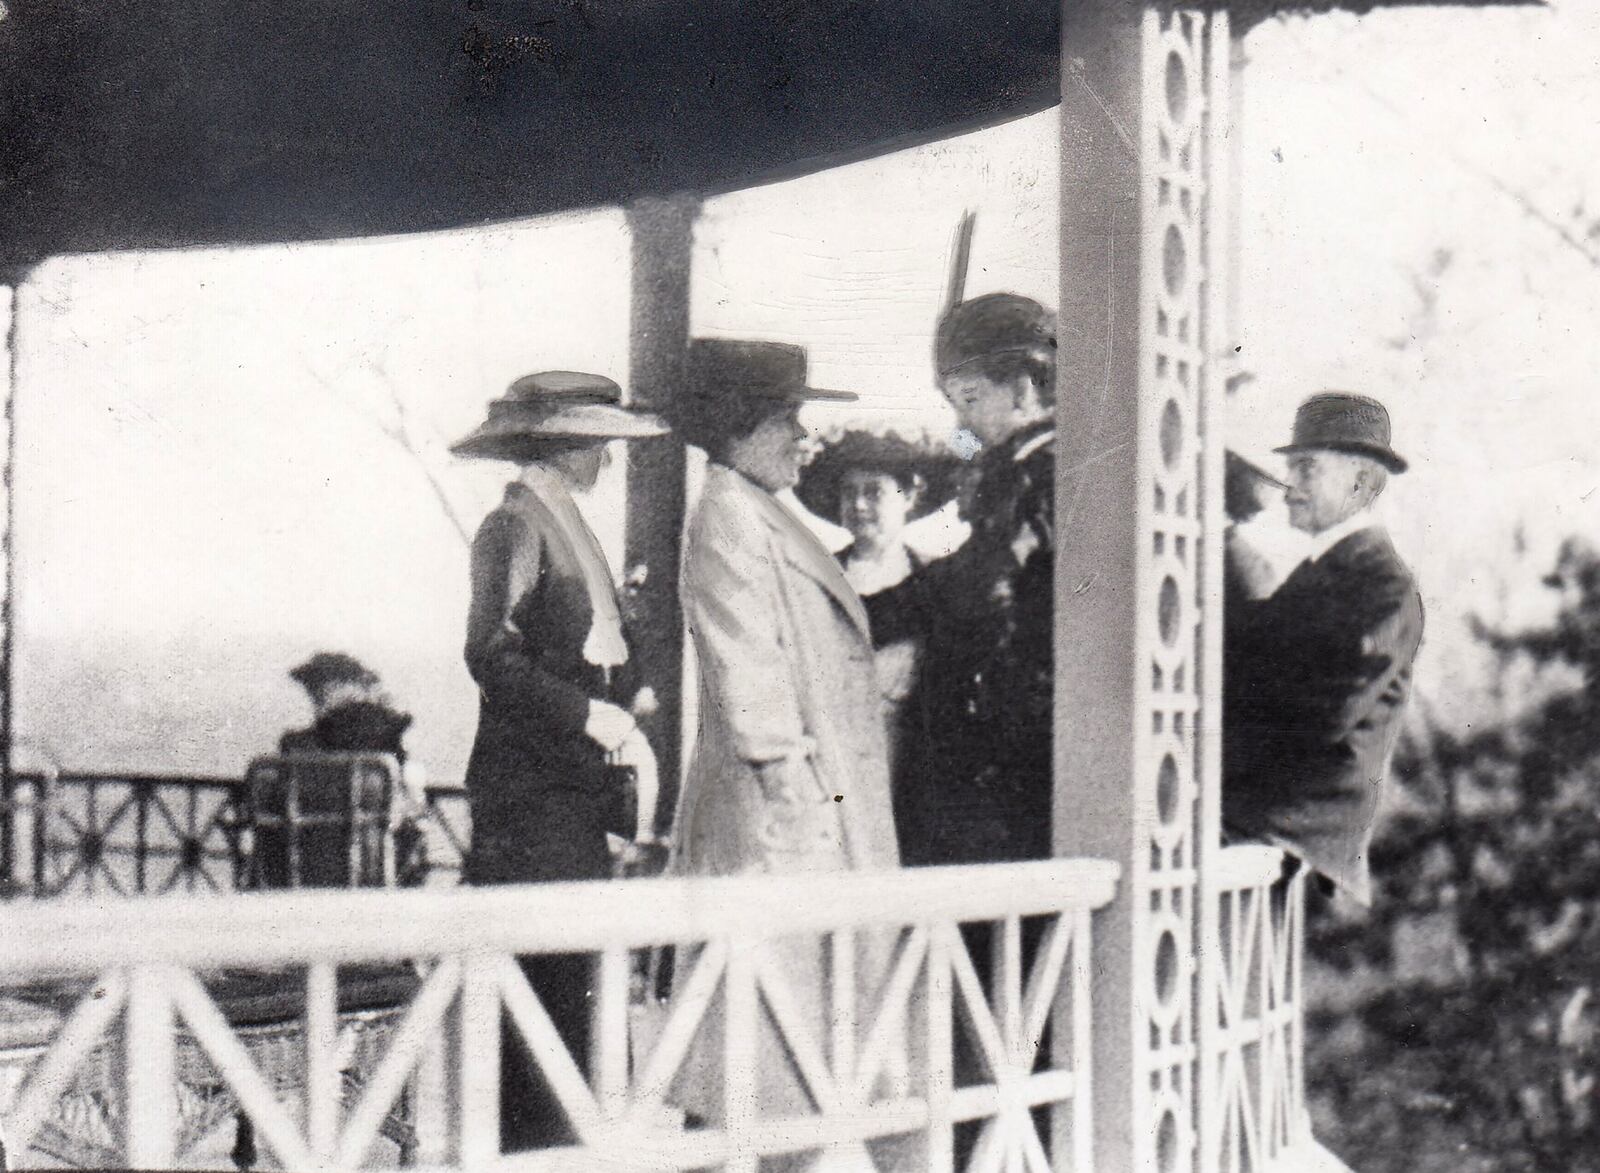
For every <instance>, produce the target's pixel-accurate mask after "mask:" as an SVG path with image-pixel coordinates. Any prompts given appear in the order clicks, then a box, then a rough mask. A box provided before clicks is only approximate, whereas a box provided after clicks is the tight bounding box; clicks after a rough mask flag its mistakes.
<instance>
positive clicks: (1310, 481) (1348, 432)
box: [1222, 393, 1423, 903]
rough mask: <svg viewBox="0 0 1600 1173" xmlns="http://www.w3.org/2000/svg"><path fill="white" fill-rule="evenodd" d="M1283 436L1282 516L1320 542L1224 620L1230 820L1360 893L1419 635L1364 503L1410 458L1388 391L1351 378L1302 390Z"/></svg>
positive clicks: (1414, 610) (1409, 591) (1385, 539)
mask: <svg viewBox="0 0 1600 1173" xmlns="http://www.w3.org/2000/svg"><path fill="white" fill-rule="evenodd" d="M1278 451H1280V452H1282V453H1285V454H1286V455H1287V456H1288V458H1289V490H1288V493H1287V495H1286V501H1287V504H1288V507H1289V523H1290V524H1291V525H1293V526H1294V527H1295V528H1296V529H1299V530H1302V531H1304V532H1305V533H1307V534H1309V535H1310V536H1311V539H1312V553H1311V555H1310V557H1308V558H1307V559H1306V560H1305V561H1303V562H1302V563H1301V564H1300V565H1299V566H1298V567H1296V568H1295V570H1294V571H1293V573H1291V574H1290V575H1289V577H1288V578H1286V579H1285V580H1284V582H1283V584H1282V585H1281V586H1279V587H1278V589H1277V590H1275V591H1274V592H1273V593H1272V594H1271V595H1270V596H1268V597H1267V598H1265V599H1261V600H1259V601H1255V602H1244V603H1241V604H1240V606H1239V611H1238V614H1237V615H1236V616H1234V615H1230V617H1229V621H1228V623H1227V633H1226V646H1225V648H1224V655H1223V660H1224V664H1223V705H1224V709H1223V750H1222V819H1223V825H1224V826H1225V827H1226V828H1227V829H1228V831H1229V832H1230V833H1232V834H1234V835H1239V836H1242V837H1245V838H1250V839H1260V840H1265V841H1266V842H1269V843H1274V844H1277V845H1278V846H1280V847H1283V848H1284V849H1286V850H1287V851H1289V852H1290V853H1292V854H1293V855H1294V856H1296V857H1297V858H1298V859H1300V860H1302V861H1303V862H1304V863H1305V864H1306V865H1308V866H1309V867H1311V868H1313V869H1314V870H1315V871H1317V872H1319V873H1320V874H1321V875H1322V876H1324V877H1325V878H1326V879H1327V880H1329V881H1331V882H1332V883H1333V884H1335V885H1337V886H1338V887H1339V888H1340V889H1342V890H1343V891H1345V892H1346V893H1347V894H1349V895H1350V896H1352V897H1354V898H1355V899H1356V900H1358V901H1361V902H1363V903H1366V902H1367V901H1368V900H1369V899H1370V879H1369V876H1368V871H1367V848H1368V844H1369V843H1370V841H1371V838H1372V825H1373V820H1374V818H1375V817H1376V815H1377V811H1378V805H1379V800H1380V798H1381V797H1382V791H1383V785H1384V782H1385V781H1386V778H1387V775H1388V770H1389V757H1390V754H1391V753H1392V752H1393V750H1394V744H1395V740H1396V739H1397V738H1398V736H1399V733H1400V719H1401V716H1402V714H1403V712H1404V710H1405V705H1406V702H1407V700H1408V698H1409V694H1410V689H1411V666H1412V663H1413V661H1414V660H1415V659H1416V655H1417V648H1418V646H1419V645H1420V644H1421V641H1422V626H1423V616H1422V599H1421V597H1420V596H1419V595H1418V593H1417V586H1416V580H1415V579H1414V578H1413V577H1412V575H1411V571H1410V570H1409V569H1407V567H1406V565H1405V563H1403V562H1401V561H1400V558H1399V555H1397V554H1396V553H1395V550H1394V546H1393V545H1392V544H1390V541H1389V535H1388V533H1387V532H1386V531H1385V529H1384V527H1383V526H1382V524H1381V523H1380V522H1379V521H1378V519H1377V518H1376V517H1374V516H1373V515H1372V514H1371V512H1370V509H1371V507H1372V505H1373V503H1374V502H1375V501H1376V500H1377V499H1378V495H1379V494H1380V493H1382V492H1383V489H1384V486H1385V485H1386V483H1387V481H1388V477H1389V475H1390V474H1391V473H1399V472H1403V471H1404V470H1405V468H1406V462H1405V461H1404V460H1402V459H1401V458H1400V457H1399V456H1397V455H1396V454H1395V453H1394V451H1393V450H1392V449H1391V448H1390V446H1389V413H1388V412H1387V411H1386V410H1385V409H1384V407H1383V405H1382V404H1381V403H1379V402H1377V401H1376V400H1374V399H1368V398H1366V397H1365V396H1360V395H1348V394H1344V393H1327V394H1322V395H1315V396H1312V397H1311V398H1310V399H1308V400H1306V402H1305V403H1303V404H1301V406H1300V410H1299V412H1298V413H1297V414H1296V416H1295V423H1294V438H1293V442H1292V443H1290V444H1289V445H1288V446H1286V447H1284V448H1280V449H1278ZM1229 609H1230V611H1232V610H1233V608H1232V607H1230V608H1229Z"/></svg>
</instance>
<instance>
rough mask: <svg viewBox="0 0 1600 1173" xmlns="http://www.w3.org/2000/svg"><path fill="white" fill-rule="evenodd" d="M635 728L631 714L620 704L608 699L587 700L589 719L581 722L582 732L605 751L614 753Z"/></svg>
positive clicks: (635, 724)
mask: <svg viewBox="0 0 1600 1173" xmlns="http://www.w3.org/2000/svg"><path fill="white" fill-rule="evenodd" d="M637 728H638V724H637V723H636V722H635V721H634V719H633V715H632V714H631V713H629V712H628V711H627V710H626V709H624V708H622V707H621V706H620V705H614V704H612V703H611V702H610V701H596V700H591V701H590V702H589V719H588V720H587V721H585V722H584V723H583V732H584V733H585V734H586V735H587V736H588V738H589V740H590V741H592V742H594V743H595V744H596V745H598V746H599V747H600V748H601V749H602V750H604V751H605V752H606V753H608V754H610V753H616V752H617V750H618V749H620V748H621V747H622V743H623V742H624V741H626V740H627V739H628V736H629V735H630V734H631V733H633V731H634V730H635V729H637Z"/></svg>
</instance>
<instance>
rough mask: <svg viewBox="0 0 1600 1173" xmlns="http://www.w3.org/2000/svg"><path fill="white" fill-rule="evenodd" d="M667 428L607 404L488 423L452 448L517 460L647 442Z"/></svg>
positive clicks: (653, 418)
mask: <svg viewBox="0 0 1600 1173" xmlns="http://www.w3.org/2000/svg"><path fill="white" fill-rule="evenodd" d="M669 431H671V429H670V428H668V427H667V425H666V424H665V423H663V422H662V421H661V420H660V419H658V418H657V417H656V416H653V415H650V414H649V413H647V412H637V411H629V410H627V409H625V408H621V407H613V406H612V405H610V404H607V403H585V404H574V405H573V406H570V407H565V408H561V409H560V410H558V411H554V412H549V413H544V414H541V415H539V416H538V417H536V418H532V419H529V418H525V417H524V418H519V417H518V416H516V415H507V416H503V417H498V418H494V417H492V418H490V419H488V420H485V421H484V422H483V423H481V424H479V425H478V427H477V428H476V429H475V430H474V431H473V432H472V433H471V434H470V435H467V436H465V437H463V438H462V439H460V440H458V441H456V442H455V443H454V444H452V445H451V446H450V451H451V452H454V453H455V454H456V455H457V456H469V457H478V458H480V459H487V460H515V459H517V458H518V457H519V456H520V455H521V454H522V453H524V452H526V451H527V450H529V449H530V448H531V449H534V450H537V449H538V448H539V447H541V446H557V445H559V446H572V445H575V444H604V443H606V442H608V441H610V440H648V439H651V438H653V437H655V436H665V435H666V434H667V433H668V432H669Z"/></svg>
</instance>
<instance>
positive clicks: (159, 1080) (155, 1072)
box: [118, 965, 178, 1169]
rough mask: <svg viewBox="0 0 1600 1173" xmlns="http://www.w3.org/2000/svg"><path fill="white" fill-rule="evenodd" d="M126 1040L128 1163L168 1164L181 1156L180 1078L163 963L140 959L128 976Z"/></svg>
mask: <svg viewBox="0 0 1600 1173" xmlns="http://www.w3.org/2000/svg"><path fill="white" fill-rule="evenodd" d="M125 1018H126V1027H127V1031H126V1043H125V1046H124V1047H123V1050H122V1053H121V1060H122V1062H121V1070H120V1071H119V1072H118V1075H119V1076H120V1085H121V1087H122V1089H123V1091H124V1095H125V1099H124V1108H123V1117H122V1118H123V1123H124V1126H125V1127H126V1129H127V1150H126V1151H127V1158H128V1164H129V1165H130V1166H131V1167H132V1168H135V1169H170V1168H171V1167H172V1165H173V1163H174V1158H175V1157H176V1156H177V1133H178V1078H177V1066H176V1062H175V1051H176V1039H175V1038H174V1034H173V1026H174V1023H173V1016H172V1001H171V999H170V998H169V997H168V994H167V991H166V989H165V987H164V983H163V982H162V972H161V967H159V966H155V965H141V966H137V967H135V968H134V970H133V972H132V973H131V974H129V980H128V1006H127V1010H126V1012H125Z"/></svg>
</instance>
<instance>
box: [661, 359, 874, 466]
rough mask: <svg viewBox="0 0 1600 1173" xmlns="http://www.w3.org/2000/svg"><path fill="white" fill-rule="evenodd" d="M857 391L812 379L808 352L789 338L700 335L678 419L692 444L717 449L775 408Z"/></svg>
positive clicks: (850, 396)
mask: <svg viewBox="0 0 1600 1173" xmlns="http://www.w3.org/2000/svg"><path fill="white" fill-rule="evenodd" d="M856 398H857V396H856V394H855V392H853V391H828V390H825V389H823V388H821V387H813V386H811V385H810V384H809V383H807V382H806V352H805V349H804V348H803V347H800V346H795V345H793V344H791V343H788V342H765V341H760V340H757V339H745V338H695V339H691V340H690V342H689V351H688V354H687V356H686V363H685V382H684V387H683V391H682V394H680V395H679V397H678V405H677V410H676V412H675V414H674V416H673V425H674V426H675V427H676V428H677V429H678V431H679V434H680V435H682V437H683V438H684V439H685V440H686V441H688V442H689V443H690V444H698V445H700V446H701V447H702V448H705V449H707V450H708V451H711V450H713V449H715V448H717V447H719V446H720V445H722V444H724V443H726V442H727V441H728V440H730V439H731V438H733V437H736V436H740V435H745V434H748V433H749V432H750V431H751V430H753V429H754V428H756V427H758V426H759V425H760V423H761V421H762V420H764V419H765V418H766V417H767V416H768V415H769V414H771V413H773V412H776V411H778V410H781V409H783V408H785V407H786V406H788V405H793V404H799V403H805V402H807V401H809V400H818V399H820V400H831V401H833V402H835V403H850V402H853V401H854V400H855V399H856Z"/></svg>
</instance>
